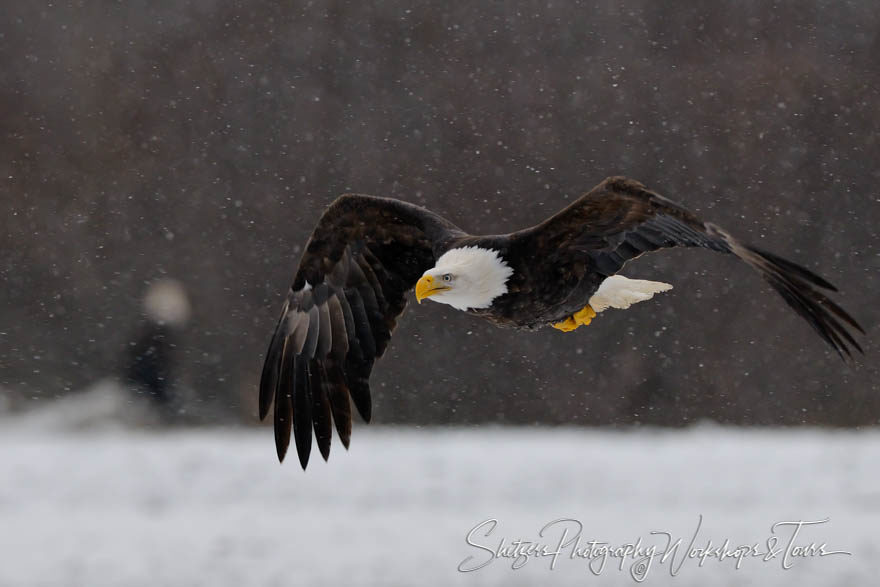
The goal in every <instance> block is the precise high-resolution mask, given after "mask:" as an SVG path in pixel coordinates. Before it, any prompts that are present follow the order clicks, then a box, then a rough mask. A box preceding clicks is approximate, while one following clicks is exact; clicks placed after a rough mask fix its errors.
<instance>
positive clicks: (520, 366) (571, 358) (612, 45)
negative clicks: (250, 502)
mask: <svg viewBox="0 0 880 587" xmlns="http://www.w3.org/2000/svg"><path fill="white" fill-rule="evenodd" d="M367 4H368V3H360V2H309V3H302V2H280V1H278V0H273V1H271V2H270V1H262V0H253V1H249V2H229V1H221V0H196V1H191V2H177V1H174V2H172V1H168V0H163V1H146V0H142V1H137V2H118V1H115V0H114V1H107V0H95V1H90V2H85V1H79V2H69V3H67V2H62V3H54V4H52V3H47V2H26V3H25V2H17V3H15V2H4V3H2V6H0V197H2V201H3V211H4V219H3V230H2V232H0V251H2V255H0V280H2V284H3V285H2V288H0V387H2V388H3V389H4V391H3V393H2V395H3V396H4V398H5V401H6V403H7V404H8V405H11V406H12V408H13V409H19V408H27V407H30V406H33V405H39V404H41V403H42V402H45V401H49V400H50V399H52V398H56V397H59V396H63V395H66V394H70V393H75V392H77V390H80V389H82V388H84V387H86V386H88V385H90V384H91V383H93V382H94V381H96V380H98V379H100V378H102V377H105V376H107V375H112V374H114V373H117V372H118V371H119V368H120V362H121V361H123V357H124V356H125V354H126V352H127V350H128V349H129V348H130V347H131V346H132V344H133V343H134V337H135V336H136V334H137V332H138V330H137V329H138V324H139V323H140V322H142V321H143V320H144V319H145V317H144V311H143V310H142V297H143V295H144V293H145V291H146V289H147V287H148V286H149V284H150V283H154V282H155V281H157V280H159V279H161V278H166V277H170V278H174V279H177V280H178V281H179V282H181V283H182V284H183V285H184V286H185V287H186V289H187V293H188V295H189V298H190V303H191V305H192V317H191V320H190V322H189V323H188V326H187V327H186V328H185V329H184V330H183V331H182V332H180V333H179V335H178V336H177V339H176V343H175V345H174V346H175V349H176V353H177V359H176V363H175V364H176V376H177V377H179V380H180V382H181V384H182V385H185V386H187V387H188V388H189V389H191V390H192V393H193V394H194V399H193V402H192V406H191V407H190V409H189V412H190V413H193V412H195V413H199V412H203V413H204V414H205V415H206V417H205V419H207V420H210V421H241V422H254V421H255V419H256V418H255V414H256V383H257V380H258V377H259V373H260V367H261V362H262V358H263V353H264V351H265V348H266V346H267V345H268V341H269V336H270V334H271V331H272V328H273V326H274V322H275V319H276V317H277V313H278V311H279V308H280V304H281V302H282V296H283V293H284V292H285V291H286V289H287V286H288V285H289V282H290V280H291V279H292V276H293V272H294V269H295V267H296V263H297V261H298V258H299V255H300V252H301V247H302V245H303V244H304V243H305V241H306V239H307V238H308V235H309V233H310V231H311V229H312V227H313V226H314V224H315V222H316V220H317V219H318V217H319V215H320V214H321V212H322V209H323V208H324V207H325V206H326V205H327V204H329V203H330V202H331V201H332V199H333V198H334V197H336V196H337V195H338V194H340V193H343V192H345V191H357V192H362V193H371V194H377V195H386V196H394V197H397V198H401V199H404V200H408V201H411V202H416V203H419V204H423V205H425V206H428V207H430V208H432V209H434V210H435V211H437V212H439V213H441V214H443V215H445V216H447V217H448V218H449V219H451V220H452V221H453V222H455V223H457V224H459V225H460V226H461V227H462V228H464V229H465V230H468V231H470V232H475V233H497V232H508V231H511V230H514V229H518V228H522V227H525V226H528V225H531V224H534V223H535V222H537V221H538V220H539V219H542V218H544V217H546V216H548V215H549V214H551V213H552V212H554V211H556V210H558V209H560V208H562V207H563V206H565V205H566V204H567V203H569V202H570V201H571V200H572V199H573V198H575V197H577V196H578V195H579V194H580V193H582V192H584V191H586V190H587V189H589V188H590V187H592V186H593V185H595V184H596V183H598V182H599V181H600V180H602V179H603V178H604V177H606V176H608V175H616V174H623V175H628V176H630V177H634V178H636V179H639V180H641V181H643V182H644V183H646V184H648V185H649V186H650V187H652V188H654V189H656V190H658V191H660V192H661V193H663V194H665V195H667V196H669V197H671V198H673V199H675V200H678V201H679V202H681V203H683V204H685V205H686V206H688V207H690V208H691V209H693V210H694V211H696V212H698V213H700V214H701V215H703V216H704V217H705V218H706V219H709V220H712V221H714V222H717V223H718V224H720V225H722V226H724V227H726V228H728V229H729V230H730V231H731V232H733V233H734V234H736V235H738V236H740V237H741V238H742V239H744V240H747V241H751V242H752V243H755V244H759V245H760V246H762V247H764V248H767V249H769V250H771V251H775V252H777V253H779V254H782V255H784V256H786V257H789V258H791V259H793V260H795V261H798V262H800V263H802V264H804V265H806V266H807V267H810V268H812V269H814V270H816V271H818V272H819V273H821V274H822V275H824V276H826V277H827V278H828V279H830V280H831V281H832V282H833V283H835V284H837V285H838V287H839V288H840V290H841V294H840V296H839V297H838V298H836V299H838V300H839V301H840V302H841V303H842V304H843V305H844V307H846V308H847V309H848V310H849V311H851V313H852V314H853V315H854V316H856V318H857V319H858V320H860V321H861V323H862V324H863V325H864V326H865V327H866V329H867V330H868V336H867V337H865V338H864V339H863V343H864V346H865V348H866V352H867V354H866V356H865V357H864V358H861V359H860V360H859V362H858V363H856V364H855V365H846V364H844V363H843V362H841V361H840V359H839V358H838V357H837V356H836V355H835V354H834V353H833V351H831V350H830V349H829V348H828V347H827V346H826V345H825V344H824V343H823V342H822V341H821V340H820V339H819V338H818V337H817V336H816V335H815V334H814V333H813V332H812V331H811V330H810V328H809V327H808V326H807V324H806V323H805V322H803V321H802V320H801V319H800V318H798V317H797V316H796V315H795V314H794V312H792V311H791V310H789V309H788V308H787V307H786V306H785V305H784V304H783V302H782V301H781V299H780V298H779V297H778V296H777V295H776V294H775V293H773V292H772V291H771V290H770V289H769V287H768V286H766V285H764V283H763V282H762V281H761V280H760V278H759V277H758V276H757V275H756V274H753V273H752V272H751V271H750V270H749V269H748V268H747V267H746V266H745V265H743V264H740V263H738V262H737V261H736V260H735V259H733V258H726V257H723V256H720V255H716V254H713V253H711V252H703V251H672V252H663V253H660V254H655V255H653V256H648V257H644V258H642V259H639V260H638V261H637V262H635V263H634V264H632V265H630V266H628V267H627V268H626V269H625V271H624V274H626V275H628V276H630V277H641V278H656V279H661V280H665V281H669V282H671V283H673V284H674V285H675V289H674V290H673V291H672V292H670V293H668V294H663V295H661V296H659V297H658V298H656V299H655V300H654V301H652V302H649V303H644V304H639V305H638V306H635V307H633V308H631V309H630V310H627V311H626V312H620V311H609V312H608V313H606V314H603V315H602V316H601V318H600V319H598V320H596V321H594V322H593V324H592V325H590V326H589V327H587V328H582V329H579V330H577V331H576V332H575V333H571V334H562V333H559V332H557V331H554V330H551V329H547V330H545V331H541V332H539V333H536V334H525V333H516V332H508V331H503V330H497V329H494V328H493V327H491V326H489V325H488V324H485V323H483V322H480V321H478V320H476V319H474V318H471V317H469V316H467V315H465V314H463V313H459V312H456V311H454V310H453V309H451V308H448V307H445V306H441V305H439V304H431V303H426V304H423V305H421V306H415V305H414V304H413V305H411V306H410V307H409V308H408V310H407V315H406V316H405V318H404V319H403V320H402V321H401V325H400V327H399V328H398V330H397V332H396V334H395V337H394V339H393V340H392V344H391V347H390V350H389V352H388V353H387V355H386V357H385V358H384V359H383V360H382V361H381V362H380V363H379V364H378V365H377V367H376V369H375V370H374V375H373V388H374V398H375V400H374V402H375V406H374V414H375V418H376V420H377V421H379V422H401V423H417V424H425V423H471V422H499V423H534V422H542V423H585V424H599V423H603V424H604V423H612V424H627V423H646V424H647V423H651V424H664V425H684V424H688V423H690V422H693V421H695V420H700V419H703V418H709V419H714V420H717V421H720V422H733V423H744V424H797V423H823V424H832V425H863V424H874V423H877V422H878V419H880V389H878V386H877V378H878V377H877V376H878V369H877V366H876V353H875V347H874V344H873V342H872V338H873V326H874V324H875V323H876V322H877V318H878V315H880V312H878V308H877V302H878V294H877V289H878V288H877V286H878V269H880V256H878V255H880V251H878V245H877V242H878V241H877V224H878V220H880V212H878V206H880V194H878V190H877V188H876V186H877V180H878V178H880V167H878V161H880V134H878V130H880V128H878V127H880V105H878V98H880V60H878V57H877V56H878V55H880V8H878V4H877V3H876V2H875V1H874V0H861V1H856V2H826V1H790V2H775V3H770V2H758V1H753V2H749V1H743V2H731V3H718V2H715V1H708V0H701V1H694V2H689V3H686V5H685V4H684V3H662V2H654V1H652V0H632V1H627V2H616V1H615V2H581V3H575V2H560V3H547V2H499V3H488V2H487V3H483V2H450V3H447V2H402V1H396V0H392V1H387V2H382V3H376V5H375V6H369V5H367Z"/></svg>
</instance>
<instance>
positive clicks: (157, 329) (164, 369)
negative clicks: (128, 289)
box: [123, 278, 190, 424]
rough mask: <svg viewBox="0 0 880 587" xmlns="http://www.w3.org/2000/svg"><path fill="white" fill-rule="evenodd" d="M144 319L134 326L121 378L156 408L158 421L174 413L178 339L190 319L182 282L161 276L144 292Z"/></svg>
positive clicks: (162, 420)
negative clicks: (161, 277)
mask: <svg viewBox="0 0 880 587" xmlns="http://www.w3.org/2000/svg"><path fill="white" fill-rule="evenodd" d="M144 312H145V315H146V318H147V320H146V322H144V323H143V324H141V325H140V326H139V327H138V329H137V330H136V334H135V336H134V337H133V338H132V340H131V342H129V347H128V350H127V353H126V359H125V366H124V374H123V380H124V381H125V383H127V384H128V386H129V387H130V388H131V389H132V390H133V391H134V393H136V394H137V395H138V396H140V397H145V398H146V400H147V401H148V403H149V404H150V405H152V407H153V408H154V409H155V412H156V413H157V415H158V417H159V421H160V423H165V424H168V423H171V422H173V421H175V419H176V417H177V413H178V410H177V404H178V403H179V402H178V401H177V399H178V398H176V397H175V389H176V387H177V386H176V384H175V383H176V382H175V371H174V370H175V359H176V355H177V352H178V351H177V339H178V337H179V335H180V332H181V330H182V329H183V327H184V326H185V325H186V323H187V321H188V320H189V315H190V304H189V299H188V298H187V295H186V291H185V289H184V287H183V285H182V284H181V283H180V282H178V281H176V280H174V279H168V278H165V279H161V280H159V281H157V282H155V283H153V284H151V285H150V287H149V289H148V290H147V293H146V295H145V296H144Z"/></svg>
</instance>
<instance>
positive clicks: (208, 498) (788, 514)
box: [0, 417, 880, 587]
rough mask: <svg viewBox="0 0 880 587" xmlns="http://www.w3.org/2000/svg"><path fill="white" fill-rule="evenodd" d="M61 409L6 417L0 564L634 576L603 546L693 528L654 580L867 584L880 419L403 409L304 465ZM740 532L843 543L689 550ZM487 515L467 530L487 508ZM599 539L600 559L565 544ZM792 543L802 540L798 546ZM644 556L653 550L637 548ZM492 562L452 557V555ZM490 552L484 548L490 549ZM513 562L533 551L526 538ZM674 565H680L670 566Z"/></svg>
mask: <svg viewBox="0 0 880 587" xmlns="http://www.w3.org/2000/svg"><path fill="white" fill-rule="evenodd" d="M53 422H55V419H54V418H39V417H25V418H17V419H13V418H12V417H9V418H6V419H3V420H0V428H2V431H0V557H2V560H0V585H2V586H4V587H5V586H18V587H26V586H37V585H39V586H50V585H51V586H55V585H59V586H79V585H82V586H89V587H98V586H113V587H121V586H144V587H147V586H149V587H158V586H163V585H171V586H178V585H179V586H196V585H204V586H211V587H225V586H229V587H239V586H249V585H278V586H291V585H292V586H295V585H304V586H320V585H328V586H331V585H332V586H336V585H354V586H359V585H407V586H408V585H427V586H433V585H437V586H446V585H553V584H564V585H599V584H601V585H634V584H635V582H634V580H633V579H632V578H631V577H630V571H631V570H632V569H634V568H636V567H634V559H633V557H631V556H630V557H627V558H625V559H623V563H622V567H623V570H620V566H621V564H620V562H619V561H620V559H615V558H608V559H607V563H606V565H605V567H604V568H601V567H600V566H599V562H600V560H601V558H600V557H601V551H600V550H599V547H598V545H597V546H595V547H594V550H593V552H592V553H590V552H589V550H588V549H589V541H591V540H596V541H601V542H607V543H610V544H611V545H612V546H615V547H616V546H622V545H625V544H627V543H633V542H635V541H637V540H638V539H639V538H641V540H642V544H641V546H642V547H643V548H648V547H650V546H652V545H653V546H656V547H657V550H658V551H661V550H662V549H663V547H664V545H665V543H666V538H664V537H663V535H652V534H651V531H664V532H668V533H669V534H671V536H672V540H673V541H675V540H676V539H678V538H681V539H682V543H681V546H680V547H679V549H678V550H677V551H676V554H675V556H672V558H668V559H667V560H666V561H665V562H663V561H661V560H660V555H659V554H658V555H657V556H656V557H655V558H654V559H653V561H652V563H651V566H650V568H649V569H648V571H647V578H646V583H647V584H652V585H679V586H685V585H694V586H697V585H699V586H706V585H762V586H766V585H803V586H810V585H823V586H824V585H848V586H854V585H875V584H877V583H876V575H877V572H876V567H877V565H880V540H878V538H877V536H878V532H880V474H878V472H877V468H878V462H880V433H878V432H877V431H874V430H871V431H859V432H855V431H821V430H803V429H802V430H761V429H752V430H739V429H729V428H719V427H715V426H708V425H706V426H698V427H696V428H692V429H688V430H682V431H665V430H663V431H661V430H638V431H608V430H590V429H556V430H550V429H500V428H482V429H452V430H450V429H422V430H419V429H409V428H405V429H403V428H387V427H386V428H378V427H369V428H368V427H363V426H360V427H358V428H357V429H356V430H355V433H354V435H353V437H352V448H351V450H350V451H349V452H348V453H346V452H345V451H344V450H343V449H342V448H341V445H339V444H338V443H335V441H334V446H333V450H332V452H331V455H330V461H329V463H324V462H322V461H321V459H320V457H318V458H317V460H313V462H312V464H311V465H310V467H309V470H308V471H307V472H305V473H304V472H303V471H302V470H301V469H300V468H299V466H298V464H297V463H296V462H295V458H292V459H291V460H290V461H288V462H287V463H286V464H285V465H284V466H279V465H278V463H277V462H276V461H275V454H274V453H275V451H274V448H273V444H272V442H273V441H272V434H271V431H270V430H269V429H268V428H265V429H198V430H176V431H163V432H149V431H132V430H127V429H123V428H112V427H111V428H109V429H108V428H102V429H100V430H88V429H86V430H68V429H65V428H63V427H61V426H57V425H53ZM701 515H702V525H701V527H700V529H699V532H698V536H697V538H696V540H695V542H694V548H697V547H704V546H705V545H706V542H707V541H709V540H711V541H712V543H713V544H714V545H716V546H717V545H721V544H723V542H724V541H725V539H728V540H729V541H730V543H729V549H728V550H730V551H734V549H735V548H736V547H737V546H740V545H754V544H757V550H758V551H760V552H761V553H763V552H764V551H766V550H767V547H768V544H767V541H768V538H769V537H771V536H774V534H773V533H772V531H771V525H773V524H774V523H776V522H781V521H796V520H824V519H827V518H830V521H828V522H826V523H824V524H820V525H815V526H809V527H804V528H802V529H801V531H800V534H799V535H798V537H797V539H796V540H795V544H796V545H798V546H805V545H809V544H810V543H815V544H816V545H817V546H818V545H819V544H821V543H827V546H826V550H832V551H833V550H843V551H849V552H851V553H852V554H851V555H844V554H838V555H829V556H824V557H820V556H809V557H804V556H801V557H797V556H790V557H789V558H788V561H787V562H789V563H791V565H792V568H790V569H788V570H785V569H783V563H784V562H786V561H784V560H783V558H784V557H785V555H786V551H785V550H786V547H787V545H788V538H789V537H790V536H791V534H792V527H790V526H788V527H781V528H778V529H777V532H776V534H775V536H777V538H778V542H777V546H776V547H775V548H773V549H771V550H774V551H776V552H777V554H776V556H775V557H773V558H770V560H764V559H765V558H768V557H767V556H766V555H763V556H749V557H747V558H744V559H743V560H742V561H741V568H740V569H739V570H736V568H735V567H736V560H735V559H733V558H727V559H725V560H721V561H719V560H718V559H717V558H715V559H712V558H710V559H707V560H705V562H704V563H703V566H702V567H700V566H699V561H698V560H696V559H688V560H683V557H684V556H685V555H686V554H687V552H686V551H687V549H688V547H689V545H690V542H691V538H692V537H693V535H694V533H695V531H696V529H697V525H698V523H699V520H700V516H701ZM562 518H570V519H574V520H578V521H579V523H580V524H582V526H583V530H582V533H581V541H580V543H579V544H578V545H577V548H578V550H577V551H576V550H575V547H574V545H570V546H567V547H565V548H563V549H562V552H561V554H560V555H559V557H558V559H557V560H556V563H555V566H554V568H553V570H551V568H550V567H551V557H550V556H543V557H530V558H529V559H527V560H526V562H525V564H524V565H523V566H522V567H521V568H519V569H517V570H513V569H512V568H511V567H512V562H513V561H512V560H511V559H509V558H498V559H491V558H490V555H489V549H495V548H496V547H497V546H498V543H499V542H500V541H501V540H502V539H504V540H506V544H507V545H508V546H512V545H511V542H513V541H515V540H517V539H521V540H526V541H533V542H534V541H538V542H540V543H541V544H543V545H544V546H545V550H546V551H547V552H552V551H553V550H556V549H557V547H558V543H559V541H560V538H561V535H562V532H563V530H567V531H568V535H567V539H568V540H570V539H572V538H573V533H574V532H575V530H576V523H575V522H573V521H570V522H559V523H557V524H555V525H553V526H551V527H550V528H549V529H548V530H547V531H546V532H545V534H544V537H543V538H542V537H541V536H540V535H539V531H540V529H541V528H542V526H544V525H545V524H547V523H549V522H552V521H554V520H559V519H562ZM488 519H495V520H497V525H496V526H495V527H494V530H493V532H492V533H491V534H490V535H489V536H488V537H487V536H486V531H487V530H488V528H489V526H488V525H487V526H484V527H483V528H482V531H476V532H474V533H473V535H472V542H473V543H474V544H476V545H479V546H472V545H468V544H467V542H466V540H465V538H466V535H467V534H468V532H470V531H471V530H472V529H473V528H474V527H475V526H477V525H478V524H480V523H481V522H484V521H486V520H488ZM575 552H577V553H579V554H580V555H590V554H592V555H593V556H595V557H596V558H595V560H593V562H592V565H593V567H592V571H591V567H590V564H589V561H587V560H584V559H583V558H577V557H575V558H572V554H573V553H575ZM791 554H793V549H792V551H791V552H789V555H791ZM643 556H644V553H643ZM468 557H472V558H471V559H470V560H469V561H468V562H466V563H464V566H465V567H475V566H478V565H480V564H483V563H488V564H487V565H486V566H485V567H483V568H481V569H479V570H476V571H473V572H467V573H462V572H460V571H459V570H458V567H459V566H460V565H462V563H463V561H465V560H466V559H467V558H468ZM490 561H491V562H490ZM520 562H523V561H522V559H521V560H520ZM672 572H677V574H676V575H675V576H672Z"/></svg>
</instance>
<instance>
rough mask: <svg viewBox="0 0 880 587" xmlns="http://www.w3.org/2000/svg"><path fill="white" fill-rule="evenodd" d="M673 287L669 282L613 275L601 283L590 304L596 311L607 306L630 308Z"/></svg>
mask: <svg viewBox="0 0 880 587" xmlns="http://www.w3.org/2000/svg"><path fill="white" fill-rule="evenodd" d="M670 289H672V286H671V285H669V284H668V283H661V282H659V281H646V280H644V279H627V278H626V277H624V276H623V275H612V276H611V277H609V278H607V279H606V280H605V281H603V282H602V283H601V284H599V289H597V290H596V293H594V294H593V297H591V298H590V306H591V307H592V308H593V310H595V311H596V312H601V311H602V310H605V309H607V308H619V309H621V310H623V309H626V308H629V307H630V306H632V305H633V304H635V303H638V302H644V301H645V300H650V299H651V298H652V297H653V296H654V294H655V293H660V292H661V291H667V290H670Z"/></svg>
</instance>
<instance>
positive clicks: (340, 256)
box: [260, 194, 463, 469]
mask: <svg viewBox="0 0 880 587" xmlns="http://www.w3.org/2000/svg"><path fill="white" fill-rule="evenodd" d="M461 235H463V233H462V232H461V231H460V230H458V229H457V228H456V227H455V226H453V225H452V224H450V223H449V222H447V221H446V220H444V219H443V218H441V217H439V216H437V215H435V214H433V213H431V212H429V211H427V210H425V209H424V208H420V207H418V206H414V205H412V204H407V203H405V202H401V201H399V200H393V199H388V198H376V197H372V196H363V195H354V194H346V195H344V196H341V197H339V198H338V199H337V200H336V201H334V202H333V203H332V204H331V205H330V207H329V208H328V209H327V210H326V211H325V212H324V215H323V216H322V217H321V219H320V220H319V221H318V225H317V226H316V227H315V230H314V232H313V233H312V237H311V239H310V240H309V243H308V244H307V245H306V249H305V252H304V253H303V257H302V260H301V261H300V264H299V268H298V269H297V272H296V277H295V278H294V281H293V285H292V286H291V288H290V291H289V292H288V294H287V300H286V301H285V302H284V307H283V309H282V312H281V318H280V320H279V321H278V325H277V326H276V328H275V333H274V335H273V336H272V342H271V343H270V345H269V350H268V351H267V353H266V360H265V363H264V365H263V373H262V378H261V380H260V419H263V418H265V417H266V416H267V415H268V413H269V409H270V407H271V405H272V403H273V400H274V403H275V446H276V449H277V451H278V459H279V460H283V459H284V455H285V454H286V452H287V447H288V446H289V444H290V433H291V426H292V427H293V435H294V441H295V443H296V449H297V453H298V455H299V461H300V464H301V465H302V467H303V468H304V469H305V467H306V464H308V461H309V454H310V452H311V447H312V428H314V432H315V439H316V440H317V443H318V448H319V449H320V451H321V455H322V456H323V457H324V459H325V460H326V459H327V457H328V456H329V454H330V439H331V436H332V432H331V429H332V424H331V419H332V420H333V421H334V422H335V424H336V430H337V432H338V434H339V437H340V439H341V440H342V443H343V444H344V445H345V446H346V447H348V442H349V437H350V434H351V407H350V402H349V397H351V400H352V401H353V402H354V405H355V407H356V408H357V410H358V412H359V413H360V414H361V417H362V418H363V419H364V420H365V421H367V422H369V421H370V404H371V402H370V386H369V377H370V371H371V369H372V367H373V363H374V362H375V360H376V359H377V358H379V357H381V356H382V354H383V353H384V352H385V348H386V347H387V345H388V341H389V339H390V338H391V332H392V331H393V330H394V327H395V325H396V322H397V318H398V317H399V316H400V314H401V313H402V312H403V309H404V307H405V306H406V297H405V293H406V291H407V290H409V289H412V287H413V286H414V285H415V283H416V281H418V279H419V277H420V276H421V275H422V274H423V273H424V272H425V271H426V270H428V269H430V268H431V267H433V266H434V261H435V256H436V255H437V253H438V252H439V251H442V250H444V248H445V247H446V246H447V244H448V243H449V242H451V241H452V240H454V239H455V238H457V237H458V236H461Z"/></svg>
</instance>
